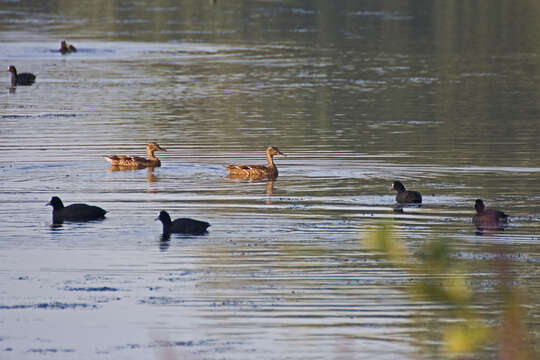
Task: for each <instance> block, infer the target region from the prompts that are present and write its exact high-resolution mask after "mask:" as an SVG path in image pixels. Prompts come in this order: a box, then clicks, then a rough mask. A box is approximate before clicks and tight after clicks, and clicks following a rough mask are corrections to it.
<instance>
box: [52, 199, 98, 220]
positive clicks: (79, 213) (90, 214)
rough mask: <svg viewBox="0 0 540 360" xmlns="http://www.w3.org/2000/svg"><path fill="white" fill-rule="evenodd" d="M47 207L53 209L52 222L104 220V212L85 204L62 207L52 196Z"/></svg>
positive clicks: (58, 200)
mask: <svg viewBox="0 0 540 360" xmlns="http://www.w3.org/2000/svg"><path fill="white" fill-rule="evenodd" d="M47 205H50V206H52V208H53V222H54V223H59V222H64V221H90V220H99V219H104V218H105V214H106V213H107V211H106V210H103V209H102V208H100V207H98V206H92V205H87V204H71V205H68V206H64V204H63V203H62V200H60V198H59V197H58V196H53V197H52V198H51V201H49V202H48V203H47Z"/></svg>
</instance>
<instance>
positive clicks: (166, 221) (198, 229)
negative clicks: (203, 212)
mask: <svg viewBox="0 0 540 360" xmlns="http://www.w3.org/2000/svg"><path fill="white" fill-rule="evenodd" d="M156 220H159V221H161V223H162V224H163V234H165V235H168V234H171V233H179V234H191V235H202V234H204V233H206V229H207V228H208V227H209V226H210V224H209V223H207V222H206V221H199V220H194V219H188V218H182V219H176V220H174V221H171V217H170V216H169V213H168V212H166V211H165V210H161V211H160V212H159V215H158V217H157V218H156Z"/></svg>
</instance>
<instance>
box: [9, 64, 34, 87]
mask: <svg viewBox="0 0 540 360" xmlns="http://www.w3.org/2000/svg"><path fill="white" fill-rule="evenodd" d="M6 71H9V72H10V73H11V86H17V85H32V84H33V83H34V82H35V81H36V75H34V74H32V73H20V74H18V73H17V69H16V68H15V66H13V65H10V66H9V67H8V68H7V70H6Z"/></svg>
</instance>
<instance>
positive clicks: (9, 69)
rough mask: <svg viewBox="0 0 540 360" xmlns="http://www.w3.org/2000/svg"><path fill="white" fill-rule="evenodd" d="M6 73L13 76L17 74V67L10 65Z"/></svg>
mask: <svg viewBox="0 0 540 360" xmlns="http://www.w3.org/2000/svg"><path fill="white" fill-rule="evenodd" d="M6 71H9V72H10V73H12V74H17V69H15V66H13V65H9V66H8V68H7V70H6Z"/></svg>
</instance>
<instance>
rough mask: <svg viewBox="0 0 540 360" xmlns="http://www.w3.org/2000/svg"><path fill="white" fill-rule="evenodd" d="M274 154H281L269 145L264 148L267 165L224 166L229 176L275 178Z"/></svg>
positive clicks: (276, 171) (276, 170)
mask: <svg viewBox="0 0 540 360" xmlns="http://www.w3.org/2000/svg"><path fill="white" fill-rule="evenodd" d="M274 155H282V156H286V155H285V154H283V153H282V152H281V151H279V149H278V148H277V147H274V146H269V147H268V148H267V149H266V160H267V161H268V166H265V165H229V166H225V168H226V169H227V171H228V172H229V176H230V177H241V178H248V179H261V178H268V179H275V178H277V176H278V169H277V167H276V165H275V164H274Z"/></svg>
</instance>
